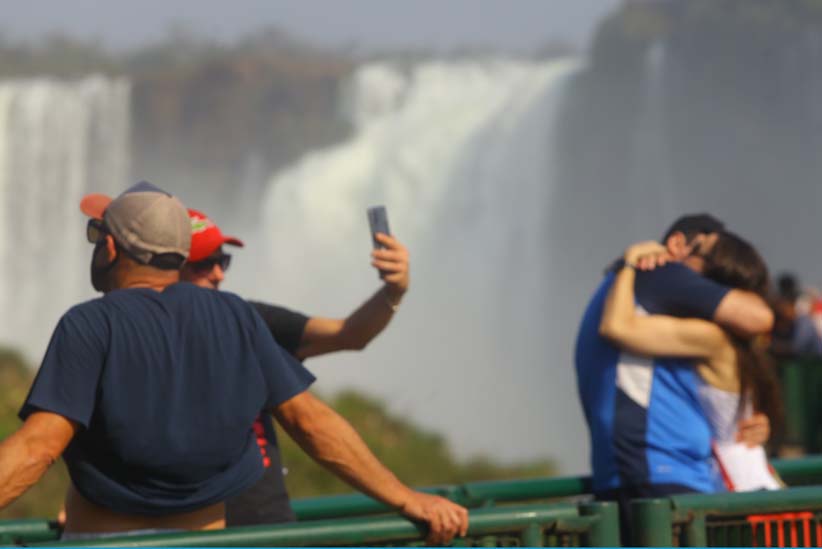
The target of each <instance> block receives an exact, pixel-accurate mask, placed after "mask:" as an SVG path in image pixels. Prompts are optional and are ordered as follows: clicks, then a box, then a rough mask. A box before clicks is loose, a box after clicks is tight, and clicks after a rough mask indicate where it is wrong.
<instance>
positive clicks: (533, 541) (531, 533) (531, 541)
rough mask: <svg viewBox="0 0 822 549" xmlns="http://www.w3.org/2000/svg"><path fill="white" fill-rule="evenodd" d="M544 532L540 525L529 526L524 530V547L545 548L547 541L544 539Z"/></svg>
mask: <svg viewBox="0 0 822 549" xmlns="http://www.w3.org/2000/svg"><path fill="white" fill-rule="evenodd" d="M543 534H544V531H543V530H542V526H540V525H539V524H533V523H532V524H529V525H528V526H526V527H525V528H523V529H522V546H523V547H543V546H544V545H545V540H544V539H543Z"/></svg>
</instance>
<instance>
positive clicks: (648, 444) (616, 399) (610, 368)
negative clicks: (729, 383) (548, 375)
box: [575, 263, 728, 492]
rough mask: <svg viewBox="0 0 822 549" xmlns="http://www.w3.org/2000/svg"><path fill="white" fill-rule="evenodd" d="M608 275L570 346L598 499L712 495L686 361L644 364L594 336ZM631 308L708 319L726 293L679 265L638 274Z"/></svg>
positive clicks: (704, 431) (702, 424) (705, 439)
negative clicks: (603, 495) (640, 492)
mask: <svg viewBox="0 0 822 549" xmlns="http://www.w3.org/2000/svg"><path fill="white" fill-rule="evenodd" d="M613 281H614V274H613V273H611V274H608V275H607V276H606V277H605V280H603V281H602V283H601V284H600V287H599V289H598V290H597V291H596V293H595V294H594V297H593V298H592V299H591V301H590V303H589V304H588V308H587V309H586V311H585V314H584V316H583V318H582V324H581V326H580V329H579V333H578V335H577V344H576V357H575V362H576V374H577V388H578V390H579V395H580V399H581V400H582V406H583V410H584V412H585V418H586V420H587V422H588V428H589V430H590V435H591V469H592V472H593V484H594V490H595V491H596V492H604V491H606V490H611V489H615V488H619V487H620V486H624V485H633V486H638V485H642V484H654V485H661V484H677V485H683V486H687V487H689V488H691V489H693V490H698V491H702V492H708V491H712V490H713V489H714V488H715V480H716V479H715V474H714V472H713V470H712V468H711V464H710V461H709V460H710V440H711V432H710V425H709V424H708V421H707V419H706V418H705V414H704V413H703V411H702V408H701V406H700V404H699V401H698V399H697V395H696V386H697V382H698V376H697V373H696V371H695V369H694V368H693V363H692V361H690V360H687V359H676V358H654V359H650V358H645V357H640V356H636V355H633V354H631V353H628V352H625V351H622V350H620V349H619V348H617V347H616V346H615V345H613V344H612V343H611V342H610V341H608V340H607V339H606V338H604V337H602V336H600V335H599V325H600V322H601V319H602V312H603V309H604V306H605V301H606V298H607V296H608V292H609V290H610V288H611V285H612V284H613ZM634 288H635V294H636V301H637V305H638V306H639V307H641V308H642V309H643V310H644V311H646V312H648V313H649V314H667V315H674V316H679V317H696V318H703V319H706V320H707V319H711V318H713V315H714V312H715V311H716V308H717V306H718V305H719V303H720V301H722V299H723V298H724V297H725V295H726V293H727V292H728V288H727V287H725V286H721V285H719V284H717V283H716V282H713V281H711V280H708V279H707V278H704V277H702V276H700V275H699V274H697V273H695V272H694V271H692V270H690V269H689V268H687V267H685V266H684V265H681V264H679V263H670V264H668V265H666V266H664V267H661V268H659V269H656V270H654V271H648V272H643V271H639V272H637V278H636V284H635V286H634Z"/></svg>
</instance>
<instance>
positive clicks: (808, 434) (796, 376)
mask: <svg viewBox="0 0 822 549" xmlns="http://www.w3.org/2000/svg"><path fill="white" fill-rule="evenodd" d="M779 377H780V381H781V384H782V393H783V400H784V402H785V441H784V442H786V443H788V444H795V445H797V446H799V447H801V448H802V449H803V450H804V451H805V452H807V453H809V454H816V453H819V452H822V399H820V398H819V395H820V394H822V360H820V359H818V358H814V359H808V358H804V359H803V358H796V359H791V360H785V361H783V362H781V363H780V364H779Z"/></svg>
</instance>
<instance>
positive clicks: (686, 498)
mask: <svg viewBox="0 0 822 549" xmlns="http://www.w3.org/2000/svg"><path fill="white" fill-rule="evenodd" d="M631 506H632V515H633V517H632V518H633V523H632V525H631V526H632V536H633V544H634V545H636V546H639V547H673V546H679V547H751V546H758V547H770V546H776V545H779V543H778V540H775V539H774V538H776V537H777V536H782V537H783V538H784V539H783V544H784V545H783V546H785V545H786V546H791V545H792V544H793V545H794V546H812V545H813V546H818V544H819V543H820V542H822V539H818V538H817V536H818V535H819V533H818V531H822V524H820V522H819V513H820V512H822V486H809V487H802V488H790V489H786V490H777V491H772V492H764V491H763V492H746V493H735V494H687V495H681V496H671V497H668V498H661V499H645V500H636V501H633V502H632V503H631ZM800 513H801V515H798V514H800ZM762 515H769V517H765V518H767V522H768V523H769V525H768V526H767V527H766V526H765V525H764V524H763V523H762V522H761V519H762V518H763V517H762ZM802 517H804V518H802ZM755 524H760V525H761V527H756V530H755ZM818 526H819V527H818ZM792 536H793V538H794V539H793V540H791V537H792Z"/></svg>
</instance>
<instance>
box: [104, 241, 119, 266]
mask: <svg viewBox="0 0 822 549" xmlns="http://www.w3.org/2000/svg"><path fill="white" fill-rule="evenodd" d="M116 257H117V245H116V244H115V243H114V237H113V236H111V235H110V234H107V235H106V259H107V262H108V263H111V262H112V261H114V260H115V258H116Z"/></svg>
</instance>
